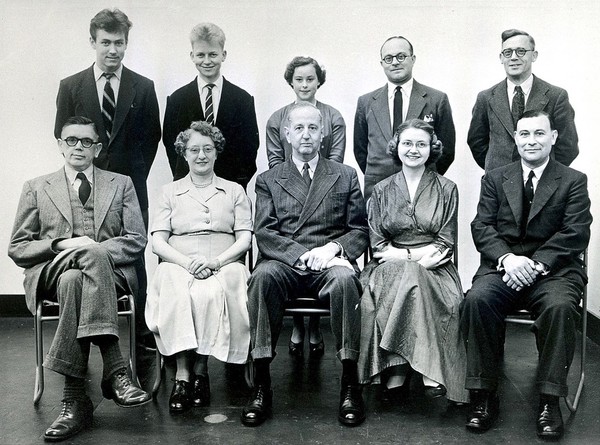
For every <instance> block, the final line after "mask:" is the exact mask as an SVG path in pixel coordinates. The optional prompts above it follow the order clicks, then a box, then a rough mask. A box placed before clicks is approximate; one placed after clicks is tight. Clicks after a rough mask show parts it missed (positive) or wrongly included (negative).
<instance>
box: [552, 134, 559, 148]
mask: <svg viewBox="0 0 600 445" xmlns="http://www.w3.org/2000/svg"><path fill="white" fill-rule="evenodd" d="M556 139H558V131H557V130H552V145H554V144H556Z"/></svg>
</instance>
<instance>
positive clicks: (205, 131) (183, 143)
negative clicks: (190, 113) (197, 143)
mask: <svg viewBox="0 0 600 445" xmlns="http://www.w3.org/2000/svg"><path fill="white" fill-rule="evenodd" d="M194 131H195V132H197V133H200V134H201V135H202V136H208V137H209V138H210V139H211V140H212V141H213V142H214V144H215V150H217V154H219V153H221V152H222V151H223V149H224V148H225V138H224V137H223V133H221V130H219V129H218V128H217V127H214V126H212V125H211V124H209V123H208V122H205V121H194V122H192V123H191V125H190V128H188V129H187V130H184V131H182V132H181V133H179V134H178V135H177V140H176V141H175V152H176V153H177V154H178V155H179V156H182V157H185V149H186V148H187V143H188V141H189V140H190V138H191V137H192V134H193V132H194Z"/></svg>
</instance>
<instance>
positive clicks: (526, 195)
mask: <svg viewBox="0 0 600 445" xmlns="http://www.w3.org/2000/svg"><path fill="white" fill-rule="evenodd" d="M534 177H535V173H533V170H529V176H527V181H525V186H524V188H523V215H522V223H521V234H522V235H523V236H524V235H525V228H526V227H527V220H528V219H529V210H531V202H532V201H533V178H534Z"/></svg>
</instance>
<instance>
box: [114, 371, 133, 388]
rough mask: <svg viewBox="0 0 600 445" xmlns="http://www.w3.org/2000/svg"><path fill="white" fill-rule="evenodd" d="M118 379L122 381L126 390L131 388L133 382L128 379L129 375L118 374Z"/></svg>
mask: <svg viewBox="0 0 600 445" xmlns="http://www.w3.org/2000/svg"><path fill="white" fill-rule="evenodd" d="M117 378H118V379H119V380H120V381H121V383H122V384H123V386H124V387H125V388H129V386H130V385H131V380H129V379H128V378H127V374H125V373H124V372H122V373H120V374H117Z"/></svg>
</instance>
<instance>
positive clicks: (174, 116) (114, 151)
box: [9, 9, 592, 441]
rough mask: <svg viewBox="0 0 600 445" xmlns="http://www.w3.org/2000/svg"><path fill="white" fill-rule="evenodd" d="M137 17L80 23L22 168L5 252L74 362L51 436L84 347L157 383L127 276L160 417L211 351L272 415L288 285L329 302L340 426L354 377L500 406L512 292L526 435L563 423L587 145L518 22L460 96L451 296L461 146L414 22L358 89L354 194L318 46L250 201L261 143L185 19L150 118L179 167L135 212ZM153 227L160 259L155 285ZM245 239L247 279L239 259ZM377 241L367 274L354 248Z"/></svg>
mask: <svg viewBox="0 0 600 445" xmlns="http://www.w3.org/2000/svg"><path fill="white" fill-rule="evenodd" d="M130 27H131V22H130V21H129V19H128V18H127V16H126V15H125V14H124V13H123V12H121V11H119V10H118V9H114V10H108V9H105V10H102V11H101V12H99V13H98V14H97V15H96V16H95V17H94V18H93V19H92V21H91V24H90V43H91V45H92V48H93V49H94V50H95V52H96V61H95V63H94V64H93V65H92V67H90V68H88V69H87V70H85V71H82V72H81V73H78V74H75V75H74V76H71V77H69V78H67V79H65V80H63V81H62V82H61V84H60V88H59V93H58V99H57V117H56V126H55V136H56V138H57V140H58V146H59V148H60V151H61V153H62V155H63V156H64V161H65V165H64V168H61V169H60V170H59V171H58V172H55V173H51V174H49V175H46V176H42V177H39V178H35V179H32V180H30V181H27V182H26V183H25V185H24V187H23V192H22V195H21V199H20V202H19V206H18V211H17V216H16V219H15V225H14V229H13V233H12V237H11V242H10V246H9V255H10V257H11V258H12V259H13V260H14V261H15V263H16V264H17V265H19V266H21V267H23V268H25V282H24V285H25V292H26V299H27V303H28V307H29V308H30V309H31V310H32V312H33V311H34V310H35V305H36V301H37V300H38V299H40V298H49V299H55V300H56V301H58V303H59V306H60V321H59V323H58V328H57V333H56V335H55V338H54V340H53V343H52V346H51V348H50V350H49V352H48V356H47V358H46V360H45V362H44V366H45V367H47V368H49V369H52V370H54V371H56V372H58V373H60V374H63V375H64V376H65V386H64V398H63V401H62V403H63V409H62V410H61V413H60V415H59V416H58V418H57V419H56V420H55V422H53V424H52V425H51V426H50V427H49V428H48V429H47V430H46V432H45V435H44V437H45V439H46V440H48V441H59V440H64V439H67V438H69V437H72V436H73V435H75V434H77V433H78V432H79V431H81V430H82V429H83V428H84V427H85V426H86V425H88V424H89V423H90V421H91V419H92V412H93V406H92V404H91V401H90V399H89V397H88V396H87V395H86V392H85V376H86V372H87V361H88V355H89V351H90V345H91V344H92V343H93V344H96V345H98V346H99V348H100V351H101V353H102V357H103V363H104V371H103V378H102V391H103V394H104V396H105V397H107V398H111V399H114V400H115V402H116V403H117V404H118V405H120V406H128V407H129V406H138V405H141V404H143V403H146V402H147V401H149V400H150V395H149V394H148V393H147V392H146V391H144V390H143V389H142V388H141V387H140V385H139V383H138V382H136V381H133V380H132V379H131V378H130V376H129V375H128V373H127V369H126V367H125V365H124V361H123V359H122V357H121V352H120V349H119V342H118V323H117V310H116V300H117V296H118V295H119V294H125V293H133V294H134V295H135V296H136V304H137V305H138V313H141V314H143V317H140V319H139V320H137V328H138V332H139V333H140V339H141V340H140V341H141V342H142V346H143V347H146V348H152V347H157V348H158V350H159V351H160V353H161V354H163V355H165V356H174V359H175V360H174V361H175V365H176V371H175V382H174V385H173V388H172V391H171V395H170V397H169V410H170V411H171V412H172V413H181V412H184V411H186V410H188V409H190V408H191V407H201V406H207V405H209V404H210V383H209V374H208V358H209V356H213V357H215V358H217V359H218V360H220V361H223V362H228V363H238V364H242V363H246V362H247V361H248V360H251V361H252V365H253V367H254V388H253V392H252V395H251V397H250V399H249V401H248V403H247V404H246V405H245V407H244V408H243V410H242V413H241V421H242V423H243V424H244V425H246V426H257V425H260V424H261V423H263V422H264V421H265V420H266V419H267V418H268V417H269V416H270V415H271V414H272V407H273V391H272V387H271V386H272V385H271V374H270V364H271V362H272V360H273V359H274V357H275V355H276V352H275V350H276V345H277V341H278V338H279V334H280V332H281V329H282V326H283V316H284V310H285V303H286V301H288V300H290V299H294V298H296V297H297V296H298V295H300V294H305V293H311V294H313V295H315V296H316V297H317V298H318V300H319V301H320V302H321V303H322V304H324V305H326V306H328V307H329V309H330V313H331V318H330V321H331V329H332V332H333V336H334V339H335V354H336V356H337V358H338V359H339V360H340V361H341V364H342V377H341V388H340V400H339V410H338V419H339V421H340V423H342V424H343V425H346V426H356V425H359V424H361V423H362V422H363V421H364V420H365V418H366V409H365V404H364V402H363V399H362V385H364V384H369V383H379V384H382V385H384V387H385V388H386V390H385V391H386V393H387V395H388V397H390V398H392V399H394V398H399V397H406V396H408V391H407V388H408V385H409V378H410V376H411V375H416V374H419V375H420V376H421V377H422V381H423V385H424V388H425V394H426V395H427V396H428V397H432V398H436V397H442V396H446V397H447V398H448V399H449V400H451V401H455V402H464V403H466V402H469V401H470V403H471V408H470V411H469V414H468V419H467V423H466V426H467V428H469V429H471V430H475V431H485V430H487V429H489V428H490V427H491V426H492V425H493V424H494V422H495V420H496V419H497V417H498V413H499V400H498V395H497V387H498V373H499V368H500V366H499V361H500V359H501V356H502V350H503V338H504V317H505V316H506V314H507V313H509V312H510V311H511V310H513V309H514V308H516V307H525V308H527V309H528V310H530V311H531V312H532V313H533V314H534V315H535V316H536V321H535V323H534V325H533V330H534V332H535V333H536V336H537V345H538V350H539V353H540V357H539V366H538V376H537V379H536V382H537V385H538V388H539V393H540V409H539V413H538V417H537V433H538V435H539V436H541V437H544V438H548V437H550V438H554V437H558V436H560V435H561V434H562V433H563V430H564V426H563V421H562V416H561V413H560V408H559V404H558V400H559V397H561V396H566V394H567V391H568V389H567V385H566V378H567V373H568V370H569V366H570V364H571V361H572V358H573V354H574V342H575V329H576V326H575V320H576V318H577V306H578V304H579V299H580V295H581V291H582V289H583V286H584V285H585V283H586V281H587V277H586V276H585V273H584V271H583V269H582V267H581V264H580V260H579V255H580V254H581V252H583V251H584V250H585V249H586V247H587V244H588V241H589V236H590V225H591V221H592V217H591V214H590V202H589V197H588V192H587V182H586V176H585V175H584V174H582V173H579V172H577V171H575V170H573V169H571V168H569V167H568V166H567V165H568V164H569V163H570V162H571V161H572V160H573V159H574V158H575V157H576V156H577V154H578V141H577V133H576V130H575V126H574V121H573V118H574V112H573V109H572V108H571V106H570V105H569V102H568V97H567V94H566V92H565V91H564V90H562V89H560V88H557V87H554V86H552V85H549V84H547V83H545V82H543V81H541V80H540V79H538V78H537V77H535V76H533V75H532V63H533V62H534V61H535V59H536V58H537V52H536V51H535V42H534V41H533V38H532V37H531V36H529V35H528V34H527V33H525V32H523V31H518V30H508V31H505V32H504V33H503V34H502V47H501V53H500V60H501V61H502V63H503V64H504V67H505V70H506V74H507V78H506V80H504V81H502V82H501V83H500V84H498V85H496V86H494V87H492V88H491V89H490V90H486V91H484V92H482V93H480V94H479V96H478V98H477V103H476V104H475V107H474V109H473V118H472V122H471V128H470V130H469V136H468V143H469V146H470V147H471V150H472V152H473V155H474V157H475V160H476V161H477V162H478V164H479V165H480V166H481V167H482V168H484V169H485V175H484V177H483V179H482V183H481V195H480V201H479V205H478V208H477V215H476V217H475V219H474V220H473V222H472V224H471V228H472V235H473V239H474V241H475V244H476V247H477V249H478V251H479V252H480V253H481V266H480V268H479V270H478V271H477V273H476V275H475V277H474V279H473V285H472V287H471V289H470V290H469V291H468V292H467V295H466V297H465V296H464V293H463V290H462V288H461V282H460V279H459V276H458V272H457V269H456V267H455V264H454V262H453V258H454V257H455V249H456V243H457V219H458V190H457V187H456V185H455V184H454V183H453V182H452V181H450V180H448V179H447V178H445V177H444V176H443V174H444V173H445V172H446V171H447V169H448V167H449V166H450V164H451V163H452V161H453V159H454V148H455V139H456V138H455V130H454V124H453V120H452V113H451V108H450V104H449V101H448V97H447V95H446V94H444V93H442V92H440V91H437V90H434V89H432V88H430V87H427V86H424V85H421V84H420V83H418V82H417V81H415V80H414V79H413V78H412V68H413V65H414V63H415V60H416V56H415V54H414V50H413V46H412V44H411V43H410V42H409V41H408V40H407V39H406V38H404V37H401V36H394V37H390V38H389V39H387V40H386V41H385V42H384V43H383V45H382V47H381V50H380V52H381V54H380V56H381V62H380V63H381V66H382V68H383V71H384V74H385V75H386V77H387V83H386V85H385V86H384V87H382V88H380V89H378V90H376V91H374V92H372V93H369V94H366V95H364V96H361V97H360V98H359V99H358V105H357V111H356V116H355V122H354V153H355V157H356V161H357V163H358V165H359V167H360V169H361V170H362V172H363V173H364V178H365V180H364V195H363V193H362V192H361V188H360V185H359V180H358V174H357V172H356V171H355V170H354V169H353V168H351V167H349V166H347V165H344V164H343V161H344V154H345V143H346V135H345V123H344V119H343V117H342V115H341V114H340V113H339V111H337V110H336V109H335V108H333V107H331V106H330V105H327V104H324V103H321V102H319V101H317V100H316V98H315V96H316V93H317V90H318V89H319V87H320V86H322V85H323V84H324V83H325V79H326V73H325V70H324V69H323V68H322V67H321V66H320V65H319V64H318V63H317V62H316V61H315V60H314V59H313V58H311V57H295V58H294V59H293V60H292V61H291V62H290V63H289V64H288V66H287V68H286V70H285V73H284V78H285V80H286V81H287V83H288V84H289V85H290V87H291V88H292V89H293V91H294V93H295V100H294V101H293V103H291V104H289V105H286V106H285V107H283V108H281V109H279V110H277V111H276V112H275V113H273V115H272V116H271V117H270V119H269V121H268V123H267V131H266V150H267V156H268V161H269V169H268V170H267V171H265V172H263V173H261V174H259V175H258V176H257V178H256V202H255V215H254V218H253V216H252V203H251V202H250V199H249V198H248V196H247V195H246V191H245V188H246V187H247V185H248V183H249V181H250V179H251V178H252V177H253V175H254V174H255V172H256V170H257V168H256V153H257V150H258V147H259V136H258V125H257V121H256V114H255V110H254V102H253V98H252V96H251V95H249V94H248V93H247V92H246V91H244V90H242V89H241V88H239V87H237V86H235V85H233V84H231V83H230V82H229V81H227V80H226V79H224V77H223V76H222V75H221V72H220V70H221V64H222V63H223V62H224V61H225V59H226V56H227V52H226V50H225V34H224V33H223V31H222V30H221V29H220V28H219V27H218V26H216V25H214V24H211V23H201V24H199V25H197V26H195V27H194V28H193V30H192V32H191V35H190V41H191V46H192V50H191V52H190V57H191V60H192V62H193V63H194V64H195V66H196V68H197V70H198V77H197V78H196V79H194V80H193V81H192V82H191V83H189V84H188V85H185V86H183V87H182V88H180V89H178V90H177V91H175V92H174V93H173V94H172V95H170V96H169V97H168V98H167V106H166V110H165V117H164V124H163V129H162V139H163V142H164V145H165V148H166V152H167V155H168V159H169V165H170V167H171V171H172V173H173V178H174V181H173V182H172V183H169V184H166V185H165V186H163V188H162V191H161V193H160V196H159V197H158V198H157V200H156V202H153V203H150V207H152V208H153V217H152V219H151V224H149V222H150V218H149V217H148V207H149V203H148V194H147V188H146V180H147V177H148V174H149V171H150V167H151V165H152V162H153V160H154V157H155V154H156V151H157V146H158V142H159V140H160V136H161V129H160V123H159V112H158V103H157V99H156V94H155V92H154V86H153V83H152V81H150V80H149V79H146V78H145V77H143V76H140V75H139V74H136V73H134V72H132V71H130V70H128V69H127V68H125V67H124V66H123V64H122V60H123V57H124V54H125V50H126V48H127V44H128V35H129V29H130ZM363 196H364V198H363ZM365 198H366V200H365ZM148 229H149V231H150V235H151V243H152V250H153V252H154V253H155V254H156V255H157V256H158V257H159V259H160V263H159V265H158V267H157V268H156V271H155V273H154V275H153V276H152V277H151V280H150V283H149V284H147V277H146V272H145V265H144V262H143V250H144V247H145V245H146V240H147V231H148ZM253 235H254V237H255V239H256V243H257V246H258V260H257V262H256V267H255V268H254V270H253V272H252V274H250V273H249V271H248V269H247V267H246V265H245V263H244V259H245V256H246V255H247V252H248V250H249V249H250V246H251V244H252V237H253ZM367 251H370V252H371V254H372V255H371V260H370V261H369V262H368V264H366V265H365V267H364V270H362V272H361V271H360V269H359V268H358V265H357V259H358V258H359V257H360V256H361V255H363V254H364V253H365V252H367ZM319 326H320V321H319V319H318V318H314V317H313V318H311V319H310V321H309V324H308V327H309V329H308V332H309V334H308V340H309V341H308V343H309V355H310V356H311V357H314V358H318V357H320V356H322V355H323V354H324V350H325V346H324V343H323V338H322V334H321V332H320V330H319ZM304 337H305V325H304V320H303V319H302V318H301V317H299V318H295V319H294V329H293V332H292V337H291V339H290V341H289V345H288V349H289V352H290V353H291V354H293V355H297V356H301V355H303V353H304Z"/></svg>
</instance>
